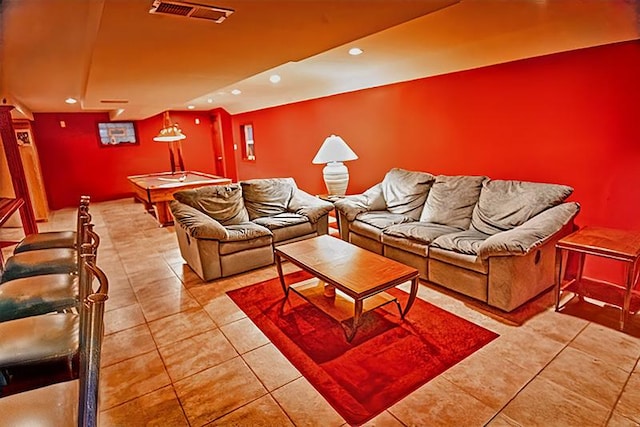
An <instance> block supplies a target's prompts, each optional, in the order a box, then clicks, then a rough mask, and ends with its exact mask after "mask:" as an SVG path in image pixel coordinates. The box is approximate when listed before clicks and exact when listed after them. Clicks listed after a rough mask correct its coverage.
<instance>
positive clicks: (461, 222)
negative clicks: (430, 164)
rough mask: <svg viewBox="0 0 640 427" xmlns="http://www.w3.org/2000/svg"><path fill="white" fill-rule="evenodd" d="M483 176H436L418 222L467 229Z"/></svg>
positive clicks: (478, 195)
mask: <svg viewBox="0 0 640 427" xmlns="http://www.w3.org/2000/svg"><path fill="white" fill-rule="evenodd" d="M485 179H487V177H485V176H445V175H438V176H437V177H436V181H435V182H434V183H433V186H432V187H431V190H429V195H428V196H427V201H426V202H425V204H424V209H423V210H422V215H420V221H422V222H432V223H434V224H442V225H448V226H450V227H455V228H457V229H459V230H467V229H468V228H469V225H470V224H471V214H472V213H473V208H474V207H475V205H476V203H477V202H478V198H479V197H480V190H481V189H482V183H483V181H484V180H485Z"/></svg>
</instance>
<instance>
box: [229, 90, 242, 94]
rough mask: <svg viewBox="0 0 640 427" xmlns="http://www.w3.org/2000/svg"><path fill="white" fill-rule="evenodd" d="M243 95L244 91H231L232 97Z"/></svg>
mask: <svg viewBox="0 0 640 427" xmlns="http://www.w3.org/2000/svg"><path fill="white" fill-rule="evenodd" d="M241 93H242V91H241V90H240V89H234V90H232V91H231V94H232V95H240V94H241Z"/></svg>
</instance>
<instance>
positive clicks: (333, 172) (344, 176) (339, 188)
mask: <svg viewBox="0 0 640 427" xmlns="http://www.w3.org/2000/svg"><path fill="white" fill-rule="evenodd" d="M322 175H323V177H324V183H325V185H326V186H327V191H328V192H329V194H330V195H336V196H344V195H345V193H346V192H347V185H349V170H348V169H347V167H346V166H345V165H344V164H343V163H342V162H329V163H327V164H326V166H325V167H324V169H322Z"/></svg>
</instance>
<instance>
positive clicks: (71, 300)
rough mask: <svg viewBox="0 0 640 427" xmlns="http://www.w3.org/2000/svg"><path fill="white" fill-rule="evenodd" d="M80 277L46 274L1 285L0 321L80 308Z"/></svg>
mask: <svg viewBox="0 0 640 427" xmlns="http://www.w3.org/2000/svg"><path fill="white" fill-rule="evenodd" d="M78 294H79V288H78V276H77V275H71V274H44V275H40V276H32V277H24V278H21V279H15V280H11V281H10V282H7V283H3V284H2V285H1V286H0V322H6V321H7V320H13V319H20V318H22V317H29V316H37V315H40V314H46V313H52V312H55V311H61V310H66V309H70V308H74V307H76V305H77V303H78Z"/></svg>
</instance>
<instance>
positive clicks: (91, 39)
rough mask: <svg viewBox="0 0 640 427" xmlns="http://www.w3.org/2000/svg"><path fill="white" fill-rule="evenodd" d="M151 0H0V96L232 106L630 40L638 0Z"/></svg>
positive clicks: (46, 105)
mask: <svg viewBox="0 0 640 427" xmlns="http://www.w3.org/2000/svg"><path fill="white" fill-rule="evenodd" d="M166 1H167V2H169V1H171V0H166ZM153 3H154V1H153V0H90V1H75V0H74V1H71V0H4V1H2V3H1V5H0V7H1V8H2V9H0V10H1V11H2V12H3V13H2V16H1V17H0V18H1V19H2V21H1V22H0V25H2V27H1V29H2V34H1V36H2V40H1V41H2V46H0V49H1V51H0V54H1V55H2V57H1V61H2V62H1V67H0V73H1V75H0V77H1V78H0V82H1V87H0V95H2V96H4V97H7V98H8V99H9V102H11V103H13V104H14V105H21V106H22V108H21V109H22V110H23V111H26V112H28V111H34V112H65V111H70V112H71V111H73V112H76V111H109V112H110V114H111V117H112V118H114V119H115V118H117V119H119V120H130V119H142V118H146V117H149V116H152V115H155V114H157V113H159V112H162V111H164V110H168V109H174V110H184V109H186V107H187V105H189V104H192V105H194V106H195V108H196V110H210V109H212V108H215V107H222V108H225V109H226V110H228V111H229V112H231V113H238V112H244V111H252V110H256V109H260V108H265V107H270V106H275V105H281V104H285V103H290V102H296V101H300V100H305V99H311V98H317V97H321V96H327V95H332V94H336V93H341V92H346V91H352V90H358V89H363V88H367V87H374V86H379V85H384V84H389V83H394V82H399V81H406V80H412V79H416V78H421V77H427V76H433V75H438V74H444V73H449V72H454V71H459V70H465V69H470V68H476V67H482V66H486V65H491V64H497V63H502V62H507V61H513V60H517V59H522V58H528V57H533V56H539V55H545V54H549V53H554V52H561V51H566V50H572V49H579V48H583V47H589V46H595V45H602V44H608V43H614V42H619V41H625V40H633V39H637V38H638V37H639V33H638V17H637V10H636V4H637V2H636V1H634V0H608V1H602V0H547V1H544V0H518V1H505V0H462V1H460V2H457V0H404V1H383V0H333V1H321V0H306V1H292V0H289V1H284V0H282V1H279V0H236V1H229V0H198V3H201V4H203V5H204V6H211V7H213V8H219V9H230V10H233V11H234V13H233V14H232V15H231V16H229V17H228V18H226V19H225V20H224V22H222V23H220V24H216V23H215V22H213V21H211V20H206V19H195V18H194V19H185V18H184V17H182V16H170V15H164V14H152V13H149V10H150V8H152V7H153ZM25 28H29V31H25V30H24V29H25ZM356 45H357V46H358V47H360V48H362V49H363V50H364V51H365V52H364V54H362V55H360V56H356V57H352V56H349V55H348V54H347V50H348V48H350V47H352V46H356ZM273 73H277V74H279V75H280V76H281V77H282V80H281V82H280V83H278V84H272V83H270V82H269V80H268V77H269V76H270V75H271V74H273ZM236 88H237V89H240V90H241V91H242V94H241V95H238V96H234V95H231V94H230V92H231V90H232V89H236ZM69 96H72V97H76V98H78V99H79V100H80V103H79V104H76V105H73V106H70V105H67V104H65V103H64V99H65V98H67V97H69ZM16 115H18V116H19V115H20V113H19V112H16Z"/></svg>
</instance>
